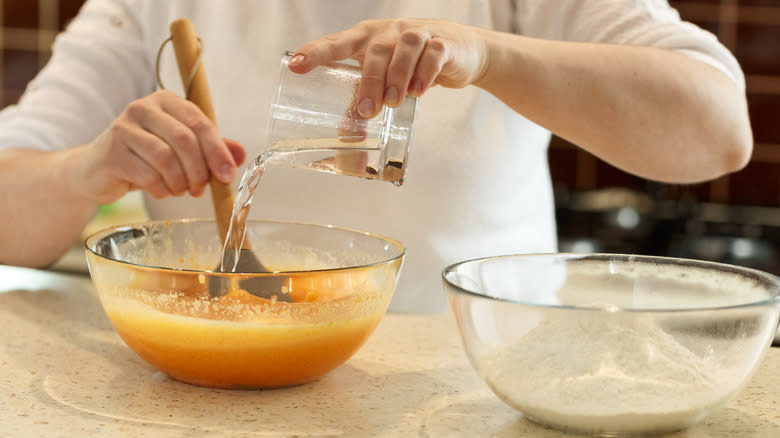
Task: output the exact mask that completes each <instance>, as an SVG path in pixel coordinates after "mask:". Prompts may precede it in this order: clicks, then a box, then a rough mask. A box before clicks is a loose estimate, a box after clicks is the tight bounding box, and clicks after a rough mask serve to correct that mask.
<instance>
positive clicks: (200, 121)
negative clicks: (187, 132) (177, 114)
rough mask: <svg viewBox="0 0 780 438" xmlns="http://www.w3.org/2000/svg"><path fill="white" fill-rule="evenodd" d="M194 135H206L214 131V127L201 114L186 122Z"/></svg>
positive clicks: (190, 117) (192, 116)
mask: <svg viewBox="0 0 780 438" xmlns="http://www.w3.org/2000/svg"><path fill="white" fill-rule="evenodd" d="M184 124H185V125H187V126H188V127H189V128H190V129H191V130H192V131H193V132H194V133H198V134H200V133H204V132H207V131H208V130H210V129H212V128H213V126H214V125H212V124H211V122H210V121H209V120H208V119H206V117H205V116H204V115H203V114H201V113H199V112H198V113H195V114H192V115H190V116H189V117H188V118H187V120H185V122H184Z"/></svg>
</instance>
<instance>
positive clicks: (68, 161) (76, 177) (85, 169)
mask: <svg viewBox="0 0 780 438" xmlns="http://www.w3.org/2000/svg"><path fill="white" fill-rule="evenodd" d="M86 148H87V146H78V147H74V148H70V149H66V150H63V151H57V152H54V153H53V154H52V162H51V169H52V172H50V175H51V176H52V184H57V185H59V186H60V187H61V188H62V191H63V196H64V197H65V198H66V199H70V200H71V201H72V202H74V203H76V204H77V205H82V206H84V207H86V208H90V207H91V208H97V206H98V204H99V203H100V202H99V200H98V199H97V197H96V196H95V194H94V193H93V191H92V190H91V189H92V188H94V187H93V184H92V183H91V181H90V179H89V175H90V173H91V172H90V170H89V165H88V162H87V160H86V157H85V152H86Z"/></svg>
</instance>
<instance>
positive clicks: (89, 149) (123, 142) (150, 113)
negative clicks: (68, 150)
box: [74, 90, 246, 204]
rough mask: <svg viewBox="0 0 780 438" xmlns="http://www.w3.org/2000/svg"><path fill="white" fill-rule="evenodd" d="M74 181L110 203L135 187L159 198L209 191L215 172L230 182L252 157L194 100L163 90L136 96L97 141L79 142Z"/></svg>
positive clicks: (83, 190)
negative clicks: (224, 132)
mask: <svg viewBox="0 0 780 438" xmlns="http://www.w3.org/2000/svg"><path fill="white" fill-rule="evenodd" d="M77 149H78V151H74V152H76V153H78V155H79V157H78V158H77V160H78V164H77V168H78V172H77V174H76V177H75V180H76V181H74V183H75V184H78V188H77V189H78V190H79V191H80V192H81V194H82V195H84V196H86V197H88V198H90V199H92V200H94V201H96V202H97V203H99V204H106V203H111V202H114V201H116V200H117V199H119V198H121V197H122V196H123V195H124V194H125V193H127V192H128V191H131V190H139V189H140V190H145V191H147V192H149V193H150V194H151V195H152V196H153V197H154V198H156V199H161V198H165V197H167V196H181V195H183V194H185V193H187V192H189V194H190V195H192V196H200V195H202V194H203V192H204V190H205V187H206V184H208V181H209V175H214V177H216V178H217V179H218V180H219V181H221V182H223V183H226V184H228V183H230V182H231V181H233V179H234V178H235V176H236V173H237V167H238V166H239V165H240V164H241V163H242V162H243V161H244V159H245V158H246V151H245V149H244V147H243V146H241V145H240V144H238V143H236V142H234V141H231V140H226V139H223V138H222V137H220V135H219V132H218V130H217V127H216V126H215V125H214V124H213V123H212V122H211V121H210V120H209V119H208V118H207V117H206V115H205V114H203V112H202V111H201V110H200V109H199V108H198V107H197V106H196V105H195V104H193V103H192V102H189V101H187V100H185V99H183V98H181V97H179V96H177V95H175V94H173V93H171V92H170V91H165V90H161V91H157V92H155V93H153V94H150V95H149V96H146V97H144V98H141V99H138V100H136V101H133V102H131V103H130V104H129V105H128V106H127V108H126V109H125V110H124V112H123V113H122V114H121V115H120V116H119V117H118V118H117V119H116V120H115V121H114V122H113V123H112V124H111V126H110V127H109V128H108V129H106V131H104V132H103V133H102V134H100V135H99V136H98V137H97V138H96V139H95V140H94V141H93V142H91V143H89V144H87V145H84V146H82V147H80V148H77Z"/></svg>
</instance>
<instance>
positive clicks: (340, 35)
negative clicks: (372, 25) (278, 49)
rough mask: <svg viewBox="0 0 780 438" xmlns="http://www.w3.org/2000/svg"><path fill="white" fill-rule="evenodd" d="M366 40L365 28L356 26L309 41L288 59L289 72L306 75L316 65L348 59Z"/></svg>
mask: <svg viewBox="0 0 780 438" xmlns="http://www.w3.org/2000/svg"><path fill="white" fill-rule="evenodd" d="M367 38H368V33H367V31H366V28H365V26H360V25H358V26H355V27H353V28H350V29H347V30H344V31H341V32H337V33H334V34H330V35H325V36H323V37H322V38H319V39H316V40H314V41H310V42H308V43H306V44H304V45H303V46H301V47H300V48H298V50H296V51H295V55H293V57H292V58H290V70H291V71H292V72H294V73H307V72H309V71H311V70H312V69H313V68H314V67H316V66H318V65H322V64H325V63H327V62H331V61H341V60H343V59H347V58H350V57H352V56H353V55H354V54H356V53H357V52H358V51H360V50H361V48H362V47H363V45H364V43H365V41H366V39H367Z"/></svg>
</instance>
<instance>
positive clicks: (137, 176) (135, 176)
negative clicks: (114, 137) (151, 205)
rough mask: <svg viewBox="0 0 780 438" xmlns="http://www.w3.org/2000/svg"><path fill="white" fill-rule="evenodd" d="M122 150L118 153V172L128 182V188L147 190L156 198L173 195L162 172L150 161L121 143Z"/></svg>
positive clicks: (129, 189)
mask: <svg viewBox="0 0 780 438" xmlns="http://www.w3.org/2000/svg"><path fill="white" fill-rule="evenodd" d="M120 147H121V152H119V153H118V154H116V155H115V156H116V160H117V162H118V163H119V164H118V165H117V172H116V174H117V175H118V176H119V177H120V178H121V180H123V181H125V182H126V183H127V190H128V191H132V190H145V191H147V192H149V194H150V195H152V197H153V198H155V199H162V198H165V197H167V196H170V195H171V192H170V191H169V190H168V186H167V185H166V184H165V182H164V181H163V179H162V177H161V176H160V174H159V173H158V172H157V171H156V170H155V169H153V168H152V167H151V166H149V163H147V162H146V160H144V159H143V158H141V157H140V156H139V155H138V154H137V153H135V151H133V150H132V149H130V148H129V147H127V145H125V144H121V146H120Z"/></svg>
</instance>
